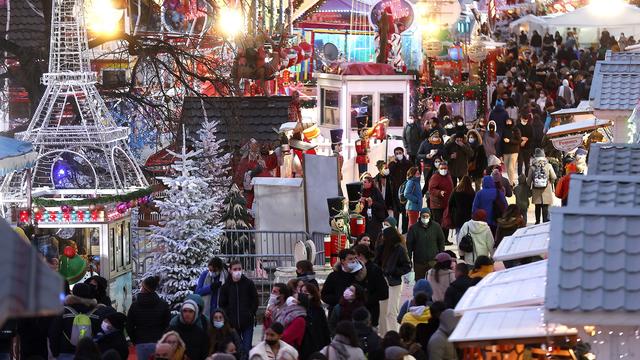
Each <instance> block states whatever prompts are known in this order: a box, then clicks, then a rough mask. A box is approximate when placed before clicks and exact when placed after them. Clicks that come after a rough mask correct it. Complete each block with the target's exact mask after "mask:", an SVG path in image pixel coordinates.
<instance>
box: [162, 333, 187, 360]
mask: <svg viewBox="0 0 640 360" xmlns="http://www.w3.org/2000/svg"><path fill="white" fill-rule="evenodd" d="M169 336H175V337H176V339H178V345H176V349H175V351H174V352H173V357H172V360H182V359H184V356H185V355H184V353H185V351H186V349H187V346H186V345H185V343H184V340H182V338H181V337H180V334H178V333H177V332H175V331H167V332H166V333H164V335H162V337H161V338H160V340H159V341H158V344H164V343H165V341H167V338H168V337H169Z"/></svg>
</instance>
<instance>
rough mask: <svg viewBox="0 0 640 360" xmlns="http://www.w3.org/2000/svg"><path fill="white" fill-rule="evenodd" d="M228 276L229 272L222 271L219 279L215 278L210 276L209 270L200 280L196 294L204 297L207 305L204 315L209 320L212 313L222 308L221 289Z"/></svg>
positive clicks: (203, 310)
mask: <svg viewBox="0 0 640 360" xmlns="http://www.w3.org/2000/svg"><path fill="white" fill-rule="evenodd" d="M228 276H229V274H228V273H227V271H226V270H222V271H221V272H220V275H218V277H217V278H213V277H212V276H210V275H209V270H205V271H203V272H202V273H201V274H200V277H199V278H198V284H197V285H196V290H195V291H194V292H195V293H196V294H198V295H200V296H201V297H202V300H203V301H204V303H205V307H204V309H202V313H203V314H204V315H206V316H207V317H208V318H211V313H212V312H213V311H214V310H215V309H217V308H218V307H220V306H219V304H220V288H222V285H224V282H225V280H226V279H227V277H228ZM207 277H208V279H207Z"/></svg>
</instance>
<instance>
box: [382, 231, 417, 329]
mask: <svg viewBox="0 0 640 360" xmlns="http://www.w3.org/2000/svg"><path fill="white" fill-rule="evenodd" d="M414 226H415V225H414ZM375 261H376V263H377V264H378V266H380V268H381V269H382V272H383V273H384V276H385V277H386V278H387V283H388V284H389V299H388V300H386V301H382V303H381V304H380V313H381V314H385V316H383V318H382V319H381V320H380V332H381V333H383V334H384V333H386V332H387V331H389V330H395V331H397V330H398V323H397V322H396V316H397V314H398V311H399V310H400V297H401V294H402V276H404V275H406V274H408V273H409V272H410V271H411V260H409V256H408V254H407V248H406V244H405V241H404V238H403V237H402V235H400V233H399V232H398V230H396V229H394V228H387V229H384V230H383V231H382V245H380V246H379V247H378V248H377V249H376V259H375Z"/></svg>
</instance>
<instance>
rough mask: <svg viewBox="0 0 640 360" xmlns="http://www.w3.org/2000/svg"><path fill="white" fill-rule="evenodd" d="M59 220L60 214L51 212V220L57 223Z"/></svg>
mask: <svg viewBox="0 0 640 360" xmlns="http://www.w3.org/2000/svg"><path fill="white" fill-rule="evenodd" d="M57 218H58V214H57V213H56V212H55V211H49V220H51V221H56V220H57Z"/></svg>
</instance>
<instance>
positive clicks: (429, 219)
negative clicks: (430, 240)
mask: <svg viewBox="0 0 640 360" xmlns="http://www.w3.org/2000/svg"><path fill="white" fill-rule="evenodd" d="M420 221H422V223H423V224H425V225H428V224H429V221H431V218H428V219H425V218H420Z"/></svg>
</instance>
